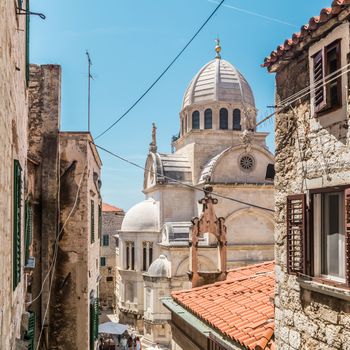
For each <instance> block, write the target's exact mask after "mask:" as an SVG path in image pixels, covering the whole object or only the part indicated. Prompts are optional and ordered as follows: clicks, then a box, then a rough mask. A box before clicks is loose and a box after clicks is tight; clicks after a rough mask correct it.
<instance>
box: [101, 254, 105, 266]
mask: <svg viewBox="0 0 350 350" xmlns="http://www.w3.org/2000/svg"><path fill="white" fill-rule="evenodd" d="M100 265H101V266H106V258H105V257H104V256H101V258H100Z"/></svg>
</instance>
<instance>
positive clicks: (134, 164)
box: [90, 141, 274, 212]
mask: <svg viewBox="0 0 350 350" xmlns="http://www.w3.org/2000/svg"><path fill="white" fill-rule="evenodd" d="M90 142H91V143H92V144H93V145H95V147H97V148H99V149H100V150H102V151H104V152H106V153H108V154H110V155H111V156H113V157H115V158H118V159H119V160H121V161H123V162H125V163H128V164H130V165H133V166H135V167H137V168H139V169H142V170H144V171H147V172H148V173H150V174H157V175H161V176H162V177H163V178H165V179H167V180H169V181H173V182H175V183H177V184H179V185H181V186H184V187H188V188H191V189H193V190H195V191H199V192H202V191H203V189H201V188H198V187H196V186H193V185H190V184H187V183H185V182H182V181H179V180H176V179H173V178H171V177H169V176H166V175H163V174H159V173H157V172H154V171H153V170H151V169H147V168H145V167H143V166H141V165H139V164H137V163H134V162H132V161H131V160H128V159H126V158H124V157H122V156H119V155H118V154H116V153H114V152H112V151H110V150H108V149H106V148H104V147H102V146H99V145H97V144H96V143H94V142H92V141H90ZM211 194H212V195H214V196H216V197H219V198H223V199H227V200H230V201H233V202H236V203H240V204H245V205H247V206H249V207H254V208H257V209H262V210H267V211H271V212H274V209H271V208H266V207H262V206H260V205H256V204H252V203H248V202H245V201H242V200H240V199H237V198H232V197H228V196H223V195H222V194H219V193H216V192H211Z"/></svg>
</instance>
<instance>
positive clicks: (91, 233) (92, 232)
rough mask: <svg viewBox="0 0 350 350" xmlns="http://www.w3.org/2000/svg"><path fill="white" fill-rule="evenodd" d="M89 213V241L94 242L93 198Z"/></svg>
mask: <svg viewBox="0 0 350 350" xmlns="http://www.w3.org/2000/svg"><path fill="white" fill-rule="evenodd" d="M90 210H91V213H90V221H91V223H90V235H91V237H90V239H91V243H94V242H95V203H94V201H93V200H91V208H90Z"/></svg>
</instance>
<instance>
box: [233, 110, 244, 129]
mask: <svg viewBox="0 0 350 350" xmlns="http://www.w3.org/2000/svg"><path fill="white" fill-rule="evenodd" d="M232 117H233V124H232V125H233V127H232V129H233V130H241V129H242V128H241V111H240V110H239V109H237V108H236V109H234V110H233V116H232Z"/></svg>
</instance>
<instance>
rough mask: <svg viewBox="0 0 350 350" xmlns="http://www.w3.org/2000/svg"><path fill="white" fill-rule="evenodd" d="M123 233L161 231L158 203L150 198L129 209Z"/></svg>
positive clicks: (123, 224) (122, 228)
mask: <svg viewBox="0 0 350 350" xmlns="http://www.w3.org/2000/svg"><path fill="white" fill-rule="evenodd" d="M121 231H133V232H135V231H136V232H137V231H159V211H158V204H157V202H156V201H155V200H154V199H152V198H148V199H146V200H145V201H143V202H140V203H138V204H136V205H134V206H133V207H132V208H131V209H129V210H128V212H127V213H126V215H125V217H124V220H123V223H122V227H121Z"/></svg>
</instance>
